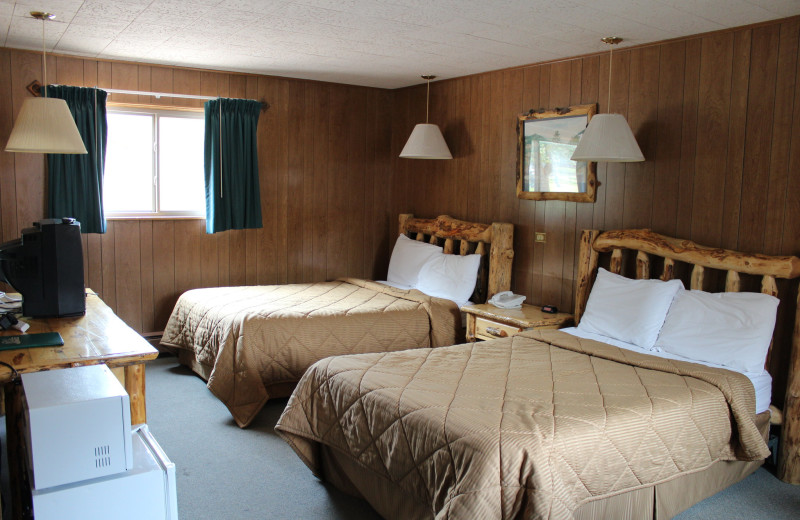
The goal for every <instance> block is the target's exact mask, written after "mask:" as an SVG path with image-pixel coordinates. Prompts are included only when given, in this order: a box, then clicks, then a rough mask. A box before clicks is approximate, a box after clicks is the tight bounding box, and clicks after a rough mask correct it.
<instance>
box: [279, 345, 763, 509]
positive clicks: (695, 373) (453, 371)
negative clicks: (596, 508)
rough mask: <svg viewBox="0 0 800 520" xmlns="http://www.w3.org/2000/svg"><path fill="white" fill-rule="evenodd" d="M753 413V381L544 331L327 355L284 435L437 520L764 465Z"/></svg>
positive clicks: (306, 382) (564, 504)
mask: <svg viewBox="0 0 800 520" xmlns="http://www.w3.org/2000/svg"><path fill="white" fill-rule="evenodd" d="M754 414H755V395H754V390H753V387H752V384H751V383H750V382H749V381H748V380H747V378H746V377H744V376H742V375H741V374H737V373H734V372H729V371H725V370H718V369H713V368H708V367H703V366H701V365H696V364H692V363H684V362H679V361H669V360H664V359H660V358H656V357H653V356H648V355H644V354H637V353H634V352H630V351H625V350H622V349H619V348H617V347H613V346H610V345H606V344H603V343H597V342H594V341H590V340H585V339H580V338H576V337H574V336H570V335H568V334H566V333H563V332H559V331H540V332H529V333H525V334H522V335H518V336H515V337H513V338H508V339H504V340H496V341H489V342H478V343H474V344H466V345H457V346H453V347H447V348H441V349H433V350H420V351H406V352H398V353H391V354H365V355H360V356H348V357H338V358H330V359H326V360H323V361H321V362H319V363H317V364H315V365H314V366H312V367H311V368H310V369H309V370H308V372H307V373H306V374H305V376H304V377H303V379H302V380H301V381H300V383H299V384H298V386H297V388H296V389H295V392H294V394H293V395H292V397H291V398H290V400H289V404H288V405H287V408H286V410H285V411H284V413H283V415H282V416H281V418H280V420H279V422H278V425H277V426H276V430H277V432H278V433H279V434H280V435H281V436H282V437H283V438H284V439H285V440H286V441H287V442H289V444H290V445H291V446H292V447H293V448H294V450H295V451H296V452H297V454H298V455H299V456H300V457H301V458H302V459H303V461H304V462H305V463H306V464H307V465H308V466H309V467H310V468H311V469H312V471H314V473H315V474H317V475H318V476H319V475H321V473H322V472H321V471H320V466H319V465H320V457H319V443H323V444H325V445H327V446H330V447H331V448H332V449H335V450H339V451H340V452H343V453H344V454H346V455H348V456H350V457H352V458H354V459H355V460H356V461H357V463H358V464H359V465H360V466H362V467H363V468H364V471H365V472H367V473H368V474H373V475H375V476H376V478H379V479H380V478H383V479H388V480H389V481H391V482H394V483H395V484H396V485H398V486H400V488H401V489H402V490H404V492H406V493H407V494H408V496H409V500H415V501H418V502H421V503H423V504H430V511H431V517H434V518H437V519H456V518H459V519H461V518H469V519H476V518H572V511H574V510H575V509H576V508H577V507H578V506H579V505H580V504H582V503H583V502H587V501H590V500H592V499H595V498H602V497H605V496H609V495H613V494H616V493H619V492H622V491H624V490H630V489H634V488H637V487H642V486H647V485H650V484H653V483H658V482H663V481H666V480H669V479H670V478H672V477H674V476H676V475H677V474H679V473H682V472H692V471H695V470H700V469H703V468H705V467H707V466H708V465H710V464H711V463H712V462H714V461H716V460H733V459H741V460H758V459H763V458H765V457H766V456H767V455H768V453H769V452H768V450H767V447H766V444H765V443H764V440H763V438H762V437H761V435H760V434H759V432H758V429H757V428H756V426H755V423H754ZM397 517H398V518H402V517H403V515H402V512H401V511H399V512H398V514H397Z"/></svg>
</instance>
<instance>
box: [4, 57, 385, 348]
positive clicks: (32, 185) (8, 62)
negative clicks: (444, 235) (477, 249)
mask: <svg viewBox="0 0 800 520" xmlns="http://www.w3.org/2000/svg"><path fill="white" fill-rule="evenodd" d="M47 70H48V81H49V82H51V83H60V84H65V85H76V86H94V85H97V86H99V87H101V88H102V87H106V88H117V89H130V90H139V91H154V92H166V93H181V94H201V95H210V96H216V95H220V96H227V97H241V98H251V99H259V100H260V99H265V100H266V101H267V102H269V104H270V105H271V106H270V108H269V110H267V111H266V112H263V113H262V115H261V118H260V120H259V135H258V148H259V150H258V155H259V174H260V184H261V186H260V189H261V203H262V213H263V223H264V227H263V229H259V230H242V231H226V232H223V233H217V234H214V235H206V234H205V221H204V220H111V221H109V222H108V232H107V233H105V234H103V235H99V234H90V235H84V254H85V262H84V265H85V271H86V273H85V274H86V284H87V286H88V287H91V288H93V289H94V290H96V291H97V292H98V293H99V294H100V295H101V297H102V298H103V300H104V301H105V302H106V303H108V304H109V305H110V306H111V307H112V308H113V309H114V310H115V311H116V312H117V313H118V314H119V315H120V317H121V318H122V319H124V320H125V321H126V322H127V323H128V324H129V325H130V326H132V327H133V328H134V329H136V330H138V331H141V332H149V331H158V330H163V328H164V325H165V323H166V320H167V318H168V316H169V313H170V312H171V310H172V307H173V305H174V303H175V301H176V299H177V297H178V295H180V294H181V293H182V292H183V291H185V290H187V289H192V288H197V287H209V286H218V285H229V284H230V285H240V284H256V283H258V284H270V283H291V282H306V281H319V280H326V279H335V278H337V277H340V276H355V277H361V278H378V277H383V276H385V274H386V266H387V264H388V254H389V251H390V249H389V247H390V244H389V241H388V240H389V239H388V237H389V234H390V230H394V229H395V228H396V224H395V220H396V215H392V214H391V213H390V204H389V196H390V193H389V188H390V183H389V182H388V179H389V178H390V176H391V161H390V159H389V156H388V152H389V149H390V140H391V127H390V126H389V125H387V124H386V121H387V120H388V118H389V115H390V113H391V101H392V100H391V95H392V94H391V92H390V91H387V90H382V89H371V88H363V87H353V86H346V85H336V84H331V83H321V82H313V81H303V80H292V79H284V78H275V77H269V76H256V75H243V74H226V73H220V72H210V71H200V70H189V69H181V68H176V67H163V66H155V65H154V66H150V65H141V64H134V63H124V62H109V61H98V60H93V59H80V58H73V57H64V56H52V57H51V56H48V67H47ZM35 79H37V80H39V81H41V79H42V78H41V55H40V54H37V53H31V52H25V51H16V50H10V49H0V142H2V143H5V142H6V140H7V139H8V135H9V133H10V131H11V127H12V123H13V118H14V117H15V115H16V114H17V112H18V111H19V108H20V107H21V105H22V101H23V100H24V98H26V97H28V96H29V95H30V94H29V93H28V92H27V91H26V90H25V86H26V85H27V84H29V83H30V82H31V81H33V80H35ZM109 100H113V101H119V102H126V103H147V104H157V105H171V104H173V103H174V104H175V105H185V106H197V107H202V101H198V100H187V99H180V98H161V99H154V98H149V97H147V96H130V95H118V94H115V95H111V96H110V97H109ZM45 190H46V175H45V165H44V159H43V156H42V155H38V154H12V153H5V152H0V229H2V239H3V241H7V240H11V239H14V238H16V237H18V236H19V232H20V230H21V229H22V228H24V227H29V226H30V225H31V223H32V222H33V221H35V220H38V219H40V218H44V217H45V216H46V215H45V208H46V205H45V193H46V191H45Z"/></svg>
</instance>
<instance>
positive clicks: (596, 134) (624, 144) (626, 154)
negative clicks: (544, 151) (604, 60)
mask: <svg viewBox="0 0 800 520" xmlns="http://www.w3.org/2000/svg"><path fill="white" fill-rule="evenodd" d="M621 41H622V38H619V37H618V36H609V37H606V38H602V42H603V43H605V44H608V45H610V46H611V52H610V53H609V56H608V105H607V106H606V110H609V111H610V110H611V64H612V61H613V57H614V45H617V44H618V43H620V42H621ZM572 160H573V161H586V162H588V161H594V162H639V161H644V155H642V150H641V149H640V148H639V144H638V143H637V142H636V137H634V136H633V132H632V131H631V127H630V126H628V122H627V121H626V120H625V117H624V116H623V115H622V114H596V115H594V116H593V117H592V119H591V120H590V121H589V126H587V127H586V130H584V132H583V136H581V140H580V142H578V146H577V147H576V148H575V152H574V153H573V154H572Z"/></svg>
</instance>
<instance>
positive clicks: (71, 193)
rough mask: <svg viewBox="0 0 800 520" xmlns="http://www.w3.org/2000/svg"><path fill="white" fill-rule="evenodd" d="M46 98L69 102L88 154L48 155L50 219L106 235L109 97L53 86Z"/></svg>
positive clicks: (48, 204)
mask: <svg viewBox="0 0 800 520" xmlns="http://www.w3.org/2000/svg"><path fill="white" fill-rule="evenodd" d="M47 96H48V97H52V98H60V99H63V100H65V101H66V102H67V106H69V110H70V112H72V117H74V118H75V124H76V125H77V126H78V131H79V132H80V134H81V137H82V138H83V144H84V145H85V146H86V150H87V151H88V152H89V153H88V154H48V155H47V167H48V186H49V189H48V196H47V210H48V214H49V216H50V218H62V217H73V218H76V219H77V220H78V222H80V223H81V233H105V232H106V218H105V214H104V213H103V171H104V170H105V163H106V142H107V140H108V124H107V123H106V97H107V93H106V92H105V91H103V90H100V89H96V88H84V87H66V86H53V85H50V86H48V87H47Z"/></svg>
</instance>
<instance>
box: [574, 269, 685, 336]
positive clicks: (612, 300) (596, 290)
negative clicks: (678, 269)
mask: <svg viewBox="0 0 800 520" xmlns="http://www.w3.org/2000/svg"><path fill="white" fill-rule="evenodd" d="M681 290H683V284H682V283H681V281H680V280H670V281H668V282H663V281H661V280H631V279H630V278H625V277H624V276H620V275H618V274H614V273H610V272H608V271H606V270H605V269H603V268H602V267H601V268H600V269H598V271H597V280H595V282H594V286H593V287H592V292H591V293H590V294H589V301H587V302H586V311H584V313H583V316H581V321H580V324H578V330H581V331H583V332H591V333H593V334H602V335H603V336H608V337H610V338H614V339H618V340H620V341H624V342H626V343H633V344H634V345H636V346H638V347H641V348H644V349H650V348H652V347H653V345H654V344H655V342H656V339H657V338H658V331H659V330H661V326H662V325H663V324H664V319H665V318H666V317H667V311H668V310H669V306H670V304H671V303H672V299H673V298H674V297H675V294H676V293H677V292H678V291H681Z"/></svg>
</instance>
